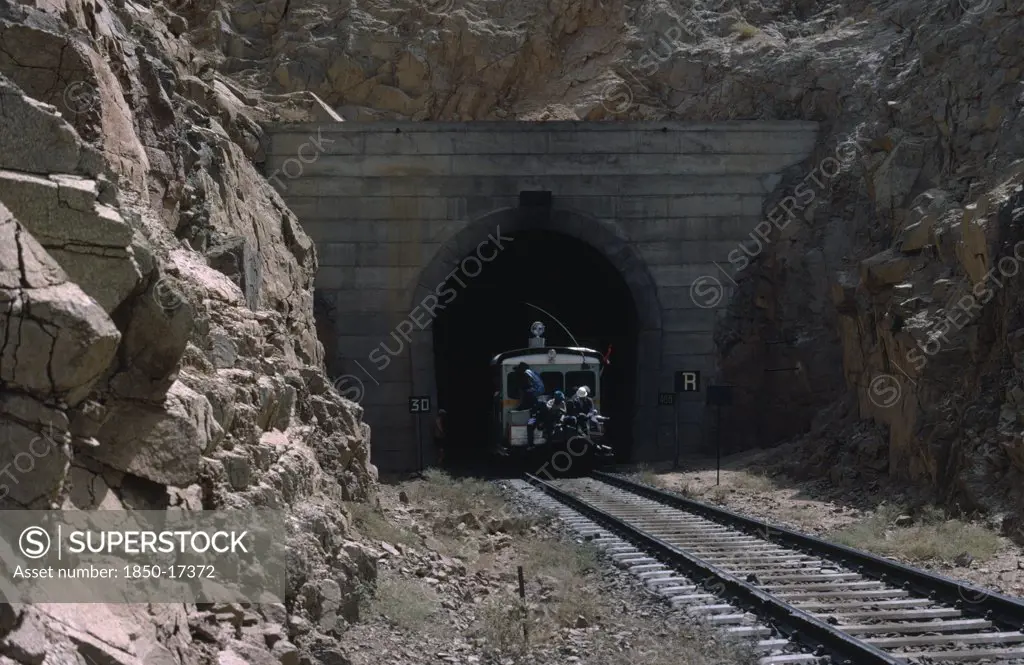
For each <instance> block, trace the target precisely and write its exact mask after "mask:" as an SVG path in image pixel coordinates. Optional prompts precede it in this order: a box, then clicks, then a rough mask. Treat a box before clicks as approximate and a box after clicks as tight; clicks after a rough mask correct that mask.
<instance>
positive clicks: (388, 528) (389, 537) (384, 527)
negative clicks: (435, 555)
mask: <svg viewBox="0 0 1024 665" xmlns="http://www.w3.org/2000/svg"><path fill="white" fill-rule="evenodd" d="M344 506H345V510H346V512H348V514H349V516H350V517H351V518H352V525H353V526H354V527H355V529H356V531H358V532H359V533H360V534H361V535H363V536H365V537H366V538H369V539H372V540H384V541H387V542H389V543H399V544H402V545H410V546H413V547H418V546H419V545H420V539H419V537H418V536H417V535H416V534H414V533H412V532H411V531H408V530H406V529H403V528H402V527H400V526H397V525H396V524H393V523H392V522H390V521H388V518H387V517H386V516H385V515H384V513H382V512H381V511H379V510H377V509H376V508H374V507H373V506H371V505H370V504H368V503H356V502H346V503H345V504H344Z"/></svg>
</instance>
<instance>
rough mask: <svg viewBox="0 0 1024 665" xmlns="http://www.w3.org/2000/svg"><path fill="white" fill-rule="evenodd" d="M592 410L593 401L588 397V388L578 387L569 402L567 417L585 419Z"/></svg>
mask: <svg viewBox="0 0 1024 665" xmlns="http://www.w3.org/2000/svg"><path fill="white" fill-rule="evenodd" d="M593 410H594V400H593V399H592V398H591V397H590V388H588V387H587V386H580V388H579V389H578V390H577V391H576V394H575V395H573V398H572V399H571V400H570V401H569V415H571V416H583V417H587V416H589V415H590V412H591V411H593Z"/></svg>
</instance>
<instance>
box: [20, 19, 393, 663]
mask: <svg viewBox="0 0 1024 665" xmlns="http://www.w3.org/2000/svg"><path fill="white" fill-rule="evenodd" d="M180 27H181V22H180V19H178V20H175V17H174V16H173V15H171V14H170V13H169V12H167V10H166V9H164V8H163V7H161V6H159V5H155V6H149V5H141V4H135V3H132V2H127V3H126V2H120V3H111V4H108V3H106V2H102V1H94V0H84V1H82V2H79V1H77V0H75V1H69V2H66V3H65V2H40V3H26V4H22V5H11V4H5V5H3V6H2V7H0V116H2V118H0V120H2V126H3V129H2V131H0V442H2V445H0V464H2V465H3V467H2V468H3V471H2V472H0V473H2V474H3V475H4V481H3V486H2V489H0V494H2V497H0V500H2V503H3V506H4V507H6V508H14V507H24V508H47V507H64V508H78V509H86V510H89V509H105V510H117V509H124V508H133V509H150V510H160V509H165V508H174V507H178V508H185V509H188V510H198V509H216V508H275V509H281V510H286V511H288V513H289V514H290V516H291V517H292V518H293V519H291V520H289V522H290V527H289V528H290V531H289V534H288V543H287V545H288V551H289V578H288V583H289V587H288V592H287V596H286V598H285V600H286V602H285V603H284V604H281V605H279V606H278V605H252V606H244V605H227V604H222V605H223V606H217V605H214V606H209V607H207V606H196V605H185V604H180V605H162V606H158V605H153V606H149V607H146V606H137V605H136V606H112V605H101V606H90V607H89V608H88V609H87V610H85V611H83V610H82V609H81V608H76V607H74V606H68V605H28V606H12V605H0V657H2V659H3V660H4V661H5V662H11V660H13V661H17V662H20V663H23V664H24V665H39V664H40V663H57V662H77V663H82V664H83V665H84V663H86V662H103V663H123V664H125V665H127V664H129V663H149V664H151V665H155V664H156V663H160V664H161V665H172V664H176V663H181V664H184V663H213V662H221V663H227V662H248V663H255V662H261V663H263V662H266V663H274V662H280V663H286V664H289V665H298V663H300V662H310V663H311V662H321V661H332V659H333V662H343V652H342V650H341V649H340V647H339V645H338V642H337V638H338V636H339V635H340V634H341V631H342V630H343V628H344V623H345V620H346V617H348V618H351V611H352V609H351V608H352V607H353V605H354V603H355V599H356V597H357V595H356V590H357V588H358V587H359V585H361V584H363V583H366V582H368V581H370V579H372V577H373V576H374V575H375V561H376V559H375V558H374V557H373V556H372V553H370V552H367V551H365V550H364V548H363V547H362V546H361V545H359V544H358V543H355V542H352V541H350V540H349V539H348V538H347V533H348V530H349V527H348V520H347V517H346V515H345V513H344V512H343V510H342V508H341V501H342V500H364V499H366V498H367V497H368V496H370V495H371V493H372V491H373V486H374V483H375V480H376V470H375V469H374V468H373V466H372V465H371V464H370V462H369V431H368V428H367V427H366V426H365V425H364V424H363V423H362V421H361V415H362V411H361V409H360V408H359V406H358V405H356V404H354V403H352V402H349V401H347V400H345V399H343V398H342V397H341V396H340V395H338V393H337V391H335V390H334V389H333V387H332V386H331V385H330V382H329V381H328V380H327V378H326V377H325V375H324V373H323V350H322V346H321V345H320V343H319V342H318V341H317V336H316V329H315V325H314V320H313V298H312V282H313V277H314V273H315V271H316V254H315V251H314V248H313V244H312V243H311V241H310V240H309V238H308V237H307V236H306V235H305V233H303V231H302V229H301V228H300V226H299V224H298V222H297V220H296V218H295V216H294V215H293V214H292V213H291V212H290V211H289V210H288V209H287V208H286V207H285V206H284V204H283V202H282V201H281V199H280V198H279V197H278V195H277V194H276V193H275V192H274V190H273V188H272V187H271V186H270V185H269V184H268V183H267V181H266V180H265V179H264V178H263V177H262V176H261V175H260V174H259V173H258V172H257V171H256V169H255V167H254V166H253V165H252V161H251V160H252V159H253V158H255V157H257V156H258V152H259V145H260V135H261V130H260V128H259V125H258V122H257V120H258V119H259V118H260V117H262V116H261V115H260V114H261V113H263V111H260V110H258V109H256V108H255V107H254V106H252V105H250V104H249V103H247V102H251V101H252V93H250V92H248V91H246V90H245V89H243V88H241V87H239V86H237V85H235V84H233V83H230V82H226V81H222V80H219V79H217V78H216V77H213V76H210V74H211V72H210V71H209V70H201V71H197V70H196V69H195V66H194V53H195V51H194V49H193V47H192V46H191V45H190V44H189V43H188V42H187V41H186V40H184V39H181V38H180V35H181V31H180V30H179V28H180ZM311 101H313V102H315V101H316V100H313V99H312V98H311V97H310V96H309V95H297V96H293V97H287V96H285V97H281V98H278V102H279V104H278V106H279V108H280V109H284V110H285V111H288V110H289V109H291V111H292V112H293V113H294V114H297V115H298V114H301V113H306V114H307V115H306V117H318V115H319V117H323V114H324V113H325V112H328V113H329V111H325V110H324V109H323V108H322V105H320V106H316V105H314V104H311V103H310V102H311ZM299 117H301V116H299ZM332 654H333V656H332Z"/></svg>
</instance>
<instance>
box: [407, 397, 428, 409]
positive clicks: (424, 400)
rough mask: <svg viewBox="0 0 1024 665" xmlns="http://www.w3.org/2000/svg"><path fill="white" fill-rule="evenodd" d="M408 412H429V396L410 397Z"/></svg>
mask: <svg viewBox="0 0 1024 665" xmlns="http://www.w3.org/2000/svg"><path fill="white" fill-rule="evenodd" d="M409 413H430V397H410V398H409Z"/></svg>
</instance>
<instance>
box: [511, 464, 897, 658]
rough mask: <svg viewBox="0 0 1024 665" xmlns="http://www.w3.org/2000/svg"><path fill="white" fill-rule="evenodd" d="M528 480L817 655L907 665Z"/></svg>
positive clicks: (583, 503)
mask: <svg viewBox="0 0 1024 665" xmlns="http://www.w3.org/2000/svg"><path fill="white" fill-rule="evenodd" d="M526 481H527V482H528V483H530V484H531V485H533V486H534V487H536V488H538V489H539V490H541V491H542V492H544V493H545V494H547V495H548V496H550V497H552V498H553V499H555V500H557V501H560V502H562V503H564V504H566V505H567V506H569V507H571V508H573V509H574V510H576V511H578V512H580V513H582V514H583V515H585V516H587V517H589V518H590V519H593V520H594V521H595V522H597V523H599V524H602V525H603V526H605V527H607V528H608V529H609V530H611V531H613V532H615V533H618V534H619V535H621V536H622V537H623V538H625V539H626V540H629V541H632V542H633V543H634V544H636V545H637V546H638V547H640V548H642V549H645V550H648V551H651V552H655V553H657V554H659V555H660V556H661V557H663V558H664V559H665V562H666V563H667V564H670V565H674V566H679V567H681V568H685V569H687V571H688V572H689V573H690V574H691V575H692V576H693V577H694V578H695V579H696V578H700V582H701V584H702V585H703V586H704V587H705V588H707V587H708V586H709V582H710V581H711V580H714V581H715V582H718V583H720V584H721V585H722V586H724V588H725V589H726V590H728V592H729V593H730V594H731V595H732V596H734V597H735V599H736V600H735V602H736V604H743V605H747V606H748V607H749V608H751V611H752V612H754V613H755V614H758V615H761V616H768V617H770V618H771V619H772V620H773V621H774V624H773V625H774V627H775V628H776V629H778V630H779V631H780V632H782V633H783V634H784V635H786V636H787V637H789V638H790V639H792V640H794V641H796V642H800V643H801V644H804V645H806V646H807V647H808V648H809V649H810V650H812V651H814V652H815V655H817V656H824V655H826V653H829V654H830V655H832V656H833V657H834V658H835V659H836V660H839V661H841V662H847V661H848V662H850V663H851V664H856V665H906V663H907V660H906V659H905V658H899V657H896V656H893V655H891V654H888V653H886V652H885V651H882V650H881V649H879V648H877V647H874V646H871V645H870V644H867V643H865V642H862V641H861V640H858V639H856V638H854V637H852V636H850V635H848V634H846V633H844V632H842V631H841V630H838V629H836V628H835V627H834V626H832V625H830V624H828V623H826V622H824V621H821V620H819V619H817V618H815V617H814V616H812V615H811V614H809V613H807V612H804V611H803V610H801V609H799V608H797V607H794V606H793V605H790V604H789V603H787V602H785V601H783V600H781V599H779V598H776V597H774V596H772V595H771V594H769V593H766V592H764V591H762V590H761V589H758V588H757V587H755V586H753V585H751V584H748V583H747V582H744V581H742V580H740V579H739V578H737V577H735V576H734V575H732V574H730V573H728V572H726V571H724V570H722V569H721V568H718V567H717V566H714V565H712V564H709V563H707V562H705V561H703V560H701V559H699V558H697V557H695V556H693V555H692V554H690V553H688V552H686V551H684V550H682V549H679V548H678V547H676V546H674V545H671V544H669V543H667V542H665V541H664V540H661V539H660V538H657V537H655V536H652V535H651V534H648V533H647V532H645V531H643V530H640V529H637V528H636V527H634V526H632V525H630V524H629V523H627V522H624V521H623V520H621V519H619V518H617V517H615V516H613V515H611V514H610V513H608V512H605V511H604V510H601V509H600V508H598V507H596V506H594V505H592V504H590V503H588V502H586V501H584V500H582V499H580V498H578V497H575V496H573V495H572V494H569V493H568V492H565V491H563V490H561V489H559V488H557V487H555V486H554V485H552V484H550V483H548V482H546V481H544V480H541V479H540V478H537V477H536V476H534V475H532V474H526Z"/></svg>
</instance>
